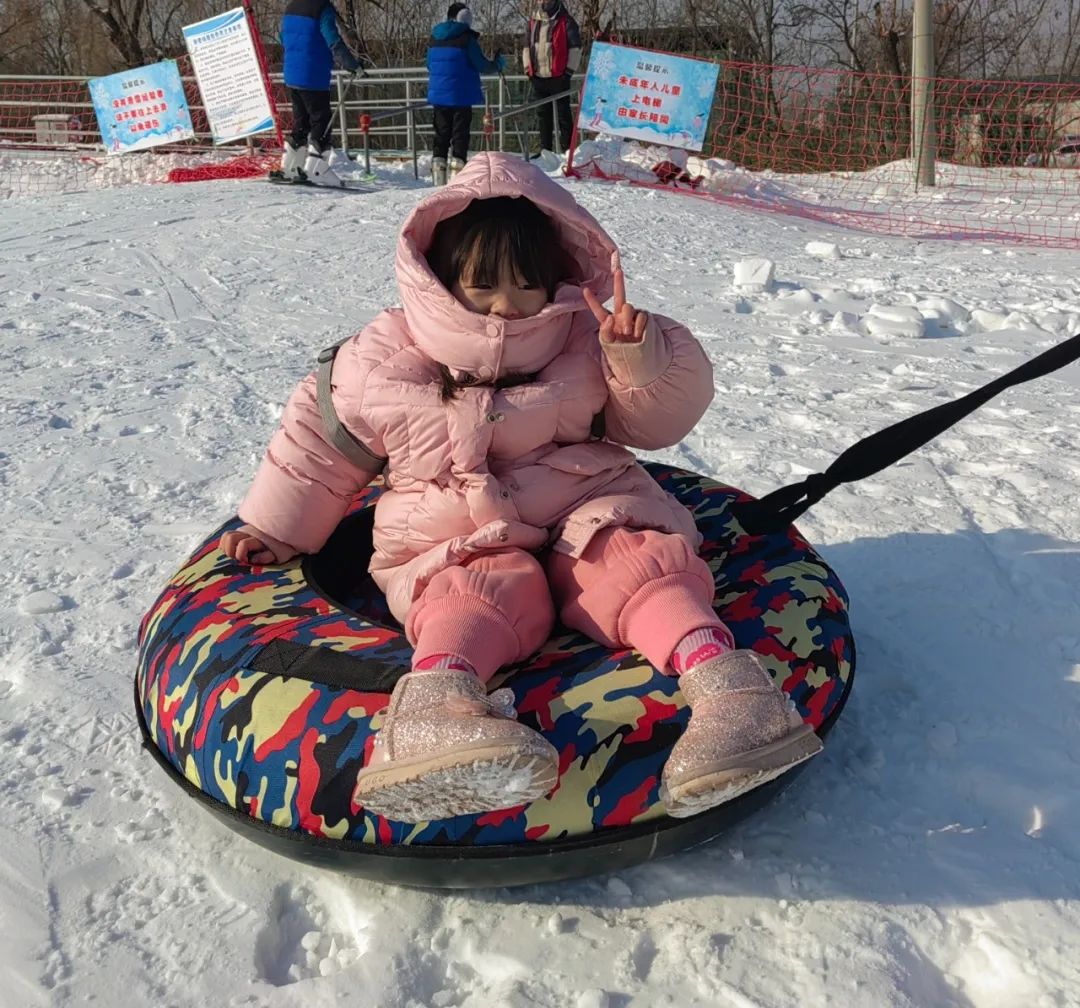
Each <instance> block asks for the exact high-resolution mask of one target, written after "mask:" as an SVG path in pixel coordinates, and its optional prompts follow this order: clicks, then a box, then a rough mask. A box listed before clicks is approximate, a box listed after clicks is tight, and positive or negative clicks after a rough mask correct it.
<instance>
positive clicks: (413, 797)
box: [354, 746, 559, 823]
mask: <svg viewBox="0 0 1080 1008" xmlns="http://www.w3.org/2000/svg"><path fill="white" fill-rule="evenodd" d="M558 778H559V762H558V754H557V753H556V752H555V750H554V749H553V748H550V749H549V751H547V752H545V751H543V750H539V749H536V748H532V749H522V748H521V747H514V748H508V747H506V746H486V747H482V748H476V749H469V750H459V751H457V752H453V753H443V754H441V755H439V756H433V757H427V758H425V759H417V760H410V761H407V762H405V761H402V762H394V763H393V764H387V765H386V766H384V767H372V768H370V769H366V770H361V771H360V773H359V775H358V776H357V784H356V791H355V792H354V793H355V797H356V801H357V802H358V803H359V804H361V805H363V807H364V808H365V809H367V811H369V812H374V813H376V814H377V815H381V816H384V817H385V818H387V819H393V820H396V821H398V822H412V823H417V822H430V821H432V820H434V819H449V818H451V817H453V816H459V815H476V814H479V813H482V812H495V811H498V810H501V809H507V808H513V807H514V806H515V805H523V804H525V803H527V802H531V801H535V800H536V799H537V798H542V797H543V796H544V795H545V794H547V793H548V792H549V791H550V790H551V789H552V788H553V787H554V786H555V784H556V782H557V781H558Z"/></svg>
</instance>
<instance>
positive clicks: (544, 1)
mask: <svg viewBox="0 0 1080 1008" xmlns="http://www.w3.org/2000/svg"><path fill="white" fill-rule="evenodd" d="M521 62H522V64H523V65H524V67H525V73H527V74H528V75H529V80H530V81H531V82H532V96H533V100H534V101H535V100H537V99H540V98H548V97H550V96H551V95H557V94H560V93H562V92H564V91H569V89H570V78H571V76H572V75H573V74H574V73H576V72H577V68H578V65H579V64H580V63H581V29H580V28H578V23H577V22H576V21H575V20H574V19H573V18H572V17H571V16H570V13H569V11H567V9H566V8H565V7H564V6H563V3H562V0H540V4H539V6H538V7H537V9H536V12H535V13H534V14H533V16H532V17H531V18H529V28H528V33H527V34H526V36H525V46H524V48H523V49H522V53H521ZM555 104H556V107H557V112H558V118H559V144H560V148H561V150H563V151H566V150H567V149H568V148H569V147H570V134H571V132H572V131H573V128H574V120H573V117H572V116H571V114H570V95H569V94H567V95H564V96H563V97H562V98H560V99H559V100H558V101H557V102H556V103H555ZM538 115H539V118H540V147H541V149H542V150H554V149H555V148H554V146H553V139H554V132H555V129H554V125H555V124H554V122H553V119H554V116H553V115H552V107H551V103H550V102H545V103H544V104H543V105H541V106H540V107H539V109H538Z"/></svg>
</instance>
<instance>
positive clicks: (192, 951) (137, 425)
mask: <svg viewBox="0 0 1080 1008" xmlns="http://www.w3.org/2000/svg"><path fill="white" fill-rule="evenodd" d="M574 192H575V193H576V194H577V196H578V198H579V199H580V200H582V202H583V203H585V205H587V206H588V207H589V208H590V209H591V210H592V211H593V212H594V213H595V214H596V215H597V216H598V217H599V218H600V219H601V220H602V221H603V222H605V223H606V224H607V226H608V227H609V229H610V230H611V232H612V233H613V235H614V236H615V237H616V239H617V240H618V241H620V242H621V243H622V246H623V248H624V256H623V262H624V265H625V267H626V270H627V275H628V283H629V290H630V296H631V298H632V299H633V300H634V301H635V302H636V303H639V304H641V305H642V306H644V307H649V308H655V309H657V310H661V311H663V312H665V313H667V314H670V315H673V316H675V317H678V318H681V319H684V320H686V321H687V322H688V323H690V325H691V326H692V328H693V329H694V330H695V331H696V332H697V333H698V335H699V336H700V337H701V339H702V341H703V342H704V344H705V346H706V347H707V349H708V351H709V354H710V355H711V357H712V360H713V362H714V365H715V375H716V400H715V403H714V405H713V407H712V409H711V410H710V412H709V413H708V415H707V417H706V418H705V420H704V421H703V422H702V423H701V425H700V426H699V428H698V429H697V431H695V433H694V434H693V435H692V436H690V437H689V438H687V439H686V441H685V442H684V443H683V444H681V445H679V446H678V447H677V448H674V449H672V450H670V451H667V452H662V453H659V456H658V457H660V458H663V459H665V460H667V461H671V462H674V463H677V464H681V465H684V466H688V467H692V468H696V469H699V470H701V471H703V472H706V473H709V474H710V475H714V476H717V477H720V478H722V479H724V480H726V481H729V482H732V483H735V484H738V485H741V486H743V487H745V488H746V489H748V490H750V491H751V492H755V493H763V492H766V491H768V490H771V489H773V488H774V487H776V486H778V485H780V484H781V483H784V482H789V481H792V480H795V479H799V478H801V477H802V476H803V475H805V474H807V473H809V472H811V471H817V470H820V469H822V468H823V467H825V466H826V465H827V464H828V463H829V462H830V461H831V460H832V459H833V458H834V457H835V456H836V455H837V454H838V453H839V452H840V451H841V450H843V449H844V448H845V447H847V446H848V445H849V444H850V443H852V442H854V441H855V440H857V439H858V438H860V437H862V436H864V435H865V434H868V433H870V432H872V431H874V430H876V429H878V428H880V427H883V426H885V425H887V424H889V423H891V422H893V421H895V420H897V419H899V418H901V417H905V416H908V415H910V414H912V413H915V412H918V411H920V410H923V409H926V408H928V407H930V406H933V405H935V404H937V403H940V402H942V401H943V400H946V399H950V398H953V397H955V396H957V395H960V394H962V393H963V392H965V391H968V390H970V389H972V388H974V387H976V386H978V385H980V384H983V383H985V382H986V381H988V380H990V379H991V378H993V377H994V376H996V375H998V374H1000V373H1002V372H1003V371H1005V370H1008V369H1010V368H1012V367H1014V366H1015V365H1017V364H1018V363H1019V362H1021V361H1022V360H1024V359H1026V358H1028V357H1030V356H1033V355H1034V354H1036V353H1037V352H1039V351H1040V350H1042V349H1045V348H1046V347H1047V346H1049V345H1051V344H1052V343H1054V342H1056V341H1058V340H1060V339H1063V338H1065V337H1067V336H1069V335H1072V334H1073V333H1075V332H1078V331H1080V286H1078V280H1077V277H1078V275H1080V271H1078V269H1077V266H1078V261H1077V253H1076V252H1075V251H1047V250H1038V249H1031V248H1010V247H1008V246H1006V245H1002V244H994V245H988V244H987V245H984V244H979V243H977V242H965V243H946V242H939V241H924V242H919V241H914V240H909V239H887V238H881V237H871V236H868V235H865V234H858V233H855V232H845V231H842V230H838V229H830V228H827V227H825V226H824V225H819V224H814V223H808V222H805V221H799V220H797V219H793V218H785V217H781V216H778V215H775V214H755V213H752V212H750V211H746V210H742V209H739V208H736V207H731V206H724V205H720V204H715V203H709V202H706V201H702V200H694V199H686V198H684V197H682V196H680V195H677V194H672V193H663V192H658V191H649V190H642V189H633V188H630V187H626V186H606V185H600V184H575V185H574ZM421 193H422V190H419V189H417V188H415V187H395V188H388V189H387V190H385V191H382V192H378V193H375V194H371V195H357V194H355V193H332V192H314V191H310V190H301V191H295V190H284V189H282V188H281V187H272V186H269V185H265V184H262V183H260V182H214V183H205V184H192V185H185V186H135V187H126V188H108V189H103V190H101V191H95V192H84V193H80V194H65V195H55V196H50V197H44V198H39V199H35V200H16V201H10V202H7V203H6V204H5V205H4V207H3V216H2V221H0V348H2V351H0V352H2V357H0V367H2V369H3V379H2V381H0V411H2V414H3V423H2V426H0V504H2V507H3V511H4V518H3V529H4V531H3V535H2V536H0V563H2V565H3V569H4V570H6V571H7V575H6V582H7V588H6V590H5V593H4V595H5V598H6V599H7V604H6V605H5V606H3V608H2V610H0V796H2V803H0V807H2V809H3V816H2V818H0V934H2V935H3V941H2V942H0V1005H2V1006H4V1008H34V1006H39V1005H57V1006H67V1005H76V1004H79V1005H81V1004H91V1003H92V1004H97V1005H107V1006H110V1008H112V1006H139V1008H141V1006H145V1005H155V1006H166V1005H168V1006H177V1008H187V1006H200V1008H201V1006H206V1005H221V1006H226V1005H227V1006H237V1008H239V1006H268V1008H283V1006H294V1005H297V1006H299V1005H303V1006H321V1005H331V1004H350V1005H351V1004H363V1005H371V1006H378V1008H427V1006H438V1008H490V1006H496V1008H532V1006H540V1008H548V1006H552V1008H555V1006H558V1008H603V1006H606V1008H645V1006H660V1005H672V1006H678V1008H684V1006H694V1005H700V1006H710V1008H711V1006H723V1008H729V1006H730V1008H788V1006H791V1008H794V1006H806V1005H810V1006H826V1005H828V1006H841V1008H848V1006H852V1008H947V1006H952V1008H1068V1006H1076V1005H1080V789H1078V788H1077V783H1076V782H1077V778H1078V774H1080V545H1078V541H1080V506H1078V501H1080V366H1077V365H1074V366H1071V367H1070V368H1068V369H1066V370H1063V371H1061V372H1059V373H1058V374H1057V375H1054V376H1052V377H1050V378H1046V379H1042V380H1040V381H1038V382H1036V383H1033V384H1031V385H1028V386H1023V387H1021V388H1019V389H1016V390H1013V391H1011V392H1009V393H1007V394H1005V395H1003V396H1002V397H1000V398H999V399H998V400H995V401H994V402H993V403H991V404H990V405H989V406H987V407H985V408H983V409H982V410H981V411H979V412H978V413H977V414H975V416H973V417H971V418H969V419H968V420H966V421H964V422H963V423H962V424H960V425H959V426H957V427H956V428H954V429H953V430H951V431H950V432H948V433H947V434H946V435H944V436H942V437H940V438H939V439H938V440H937V441H935V442H934V443H933V444H931V445H930V446H928V447H927V448H925V449H923V450H921V451H919V452H918V453H916V454H915V455H912V456H911V457H909V458H908V459H906V460H904V461H903V462H902V463H901V464H898V465H897V466H895V467H893V468H892V469H890V470H889V471H887V472H885V473H883V474H881V475H879V476H877V477H874V478H872V479H870V480H867V481H865V482H863V483H860V484H856V485H854V486H852V487H846V488H841V489H840V490H837V491H836V492H835V493H834V494H833V495H831V496H830V497H829V498H827V499H826V500H825V501H823V502H822V503H820V504H819V505H818V506H817V507H815V508H814V509H813V511H811V512H810V513H809V514H808V515H807V516H806V518H805V519H804V520H803V521H802V522H801V523H800V525H801V528H802V530H803V531H804V533H805V534H806V535H807V536H808V537H809V538H810V539H811V540H812V541H814V542H815V543H817V544H820V546H821V548H822V551H823V553H824V555H825V556H826V558H827V559H828V560H829V561H830V562H831V563H832V564H833V566H834V567H835V568H836V570H837V571H838V573H839V574H840V576H841V578H842V579H843V580H844V581H845V583H846V585H847V588H848V590H849V591H850V594H851V598H852V611H853V620H854V628H855V632H856V636H857V643H858V647H859V665H858V674H857V677H856V684H855V689H854V692H853V694H852V697H851V700H850V702H849V704H848V707H847V709H846V711H845V714H844V717H843V718H842V720H841V722H840V724H839V725H838V726H837V728H836V730H835V731H834V732H833V734H832V735H831V736H830V737H829V740H828V744H827V746H826V751H825V754H824V755H823V756H822V757H820V758H819V759H818V760H817V765H815V766H812V767H811V768H809V769H808V771H807V772H806V773H805V774H804V775H803V776H802V778H801V779H800V781H799V784H798V786H797V787H796V788H794V789H791V790H789V792H788V793H787V794H786V795H784V796H783V797H782V798H781V799H780V800H779V801H777V802H775V803H773V804H772V805H771V806H769V807H768V808H767V809H765V810H763V811H762V812H761V813H759V814H758V815H756V816H755V817H753V818H752V819H750V820H748V821H746V822H745V823H744V824H742V825H741V826H739V827H738V828H736V829H734V830H732V831H731V832H730V833H728V834H726V835H725V836H724V837H722V838H721V839H720V840H718V841H717V842H714V843H713V844H711V845H709V846H707V847H705V848H702V849H698V850H694V851H690V852H687V853H684V854H681V855H678V856H675V857H672V858H670V859H668V860H665V861H662V862H658V863H654V864H648V865H644V866H641V867H639V868H636V869H634V870H630V871H624V872H621V873H619V874H618V875H615V876H608V877H599V878H595V879H590V880H584V881H579V882H572V883H565V884H560V885H547V886H534V887H528V888H524V889H493V890H489V891H482V892H472V893H469V892H465V893H462V892H453V893H448V892H431V891H422V890H410V889H400V888H392V887H389V886H382V885H376V884H372V883H369V882H362V881H357V880H354V879H348V878H341V877H338V876H335V875H334V874H332V873H329V872H326V871H323V870H318V869H314V868H310V867H306V866H304V865H302V864H297V863H294V862H290V861H287V860H284V859H282V858H279V857H277V856H275V855H272V854H270V853H267V852H265V851H264V850H263V849H262V848H260V847H258V846H256V845H254V844H252V843H249V842H247V841H246V840H244V839H243V838H241V837H238V836H236V835H235V834H233V833H231V832H228V831H226V830H225V828H224V827H223V826H221V825H219V824H218V823H217V822H216V821H214V820H213V819H211V818H210V817H208V816H207V815H206V814H205V813H203V812H202V811H201V810H199V809H198V808H197V807H196V806H195V804H194V803H193V802H192V801H191V800H190V799H188V798H187V797H185V796H184V795H183V794H182V793H180V791H179V790H178V789H177V788H176V787H174V786H173V785H172V784H171V783H170V782H169V781H168V780H167V779H166V778H165V777H164V775H163V774H162V773H161V772H160V771H159V770H158V769H157V767H156V766H155V765H154V763H153V761H152V760H151V759H150V757H149V756H147V755H146V754H145V753H142V752H141V751H140V748H139V739H138V731H137V728H136V725H135V721H134V718H133V712H132V697H131V680H132V674H133V670H134V665H135V641H136V628H137V624H138V621H139V618H140V616H141V615H142V613H143V611H144V610H145V609H146V607H147V606H148V605H149V604H150V603H151V601H152V600H153V599H154V597H155V595H156V593H157V591H158V590H159V588H160V586H161V585H162V584H163V582H164V581H165V579H166V578H167V577H168V575H169V574H171V573H172V571H173V570H174V569H175V567H176V566H177V565H178V563H179V562H180V561H181V560H182V559H183V558H184V557H185V556H186V555H187V553H188V552H189V551H190V550H191V548H192V547H193V546H194V545H195V544H196V542H197V541H198V540H199V539H200V538H201V537H202V535H203V534H204V533H205V532H206V531H207V530H208V529H209V528H210V527H212V526H213V525H215V524H216V523H217V522H218V521H220V520H221V519H222V518H223V517H224V516H226V515H227V514H229V513H230V512H231V509H232V508H233V507H234V506H235V504H236V502H237V501H238V499H239V497H240V495H241V494H242V492H243V491H244V489H245V487H246V485H247V483H248V480H249V479H250V477H251V475H252V474H253V471H254V468H255V465H256V463H257V461H258V458H259V457H260V455H261V452H262V449H263V446H264V445H265V442H266V441H267V439H268V437H269V436H270V433H271V431H272V429H273V426H274V424H275V420H276V418H277V416H278V413H279V411H280V407H281V404H282V402H283V400H284V398H285V396H286V395H287V393H288V391H289V390H290V389H291V387H292V385H293V384H294V382H295V381H296V379H297V378H298V377H299V376H300V375H301V374H303V373H305V371H306V369H307V368H309V366H310V365H311V363H312V360H313V357H314V354H315V352H316V351H317V350H318V349H319V348H321V347H323V346H325V345H327V344H329V343H331V342H333V341H335V340H337V339H339V338H341V337H343V336H346V335H348V334H349V333H351V332H352V331H354V330H355V329H356V328H358V327H359V326H360V325H361V324H363V323H364V322H365V321H366V320H367V319H369V318H371V317H372V316H373V315H374V314H375V313H376V312H377V311H378V310H379V309H380V308H381V307H383V306H384V305H387V304H390V303H394V302H395V301H396V294H395V286H394V278H393V274H392V261H393V254H392V253H393V247H394V241H395V236H396V230H397V228H398V226H399V224H400V222H401V220H402V218H403V217H404V215H405V214H406V212H407V211H408V210H409V209H410V208H411V207H412V206H413V205H414V204H415V203H416V201H417V199H418V198H419V196H420V195H421ZM887 196H888V193H885V194H884V195H883V198H885V197H887ZM1014 209H1015V208H1014ZM1033 212H1037V208H1036V209H1035V210H1033ZM754 257H762V258H767V259H770V260H772V261H773V262H774V263H775V274H774V277H773V279H772V282H771V283H769V284H767V285H763V286H762V285H758V286H754V285H752V284H750V285H747V286H745V287H737V286H736V285H735V267H736V265H737V264H738V263H739V262H741V261H742V260H745V259H749V258H754ZM748 273H749V275H750V279H753V278H754V277H755V276H756V277H759V278H760V277H761V276H763V275H765V274H767V273H768V270H767V268H766V269H765V270H764V271H763V272H757V273H755V272H754V271H753V270H750V271H748ZM493 881H496V882H497V881H498V880H497V879H494V880H493Z"/></svg>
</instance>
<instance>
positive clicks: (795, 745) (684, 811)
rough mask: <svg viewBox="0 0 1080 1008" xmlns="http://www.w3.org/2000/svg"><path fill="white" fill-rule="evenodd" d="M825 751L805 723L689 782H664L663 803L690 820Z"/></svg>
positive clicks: (672, 813)
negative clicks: (782, 736) (781, 736)
mask: <svg viewBox="0 0 1080 1008" xmlns="http://www.w3.org/2000/svg"><path fill="white" fill-rule="evenodd" d="M822 748H823V747H822V745H821V739H819V738H818V737H817V735H815V734H814V729H813V728H812V727H811V726H810V725H806V724H804V725H802V726H801V727H800V728H797V729H796V730H795V731H793V732H792V733H791V734H790V735H785V736H784V738H782V739H779V740H778V741H776V742H770V743H769V744H768V745H764V746H759V747H758V748H757V749H751V750H750V751H749V752H745V753H740V754H739V755H738V756H734V757H732V758H731V759H730V760H727V761H725V762H722V763H710V764H708V765H707V766H705V767H704V768H703V769H702V770H701V771H700V772H698V773H696V774H695V775H694V776H693V777H690V778H688V779H686V780H682V781H678V782H676V783H671V782H667V781H665V782H664V783H663V784H662V785H661V787H660V800H661V801H662V802H663V803H664V806H665V808H666V810H667V814H668V815H669V816H672V817H674V818H676V819H687V818H689V817H690V816H695V815H697V814H698V813H699V812H705V811H707V810H708V809H711V808H715V807H716V806H717V805H723V804H724V803H725V802H729V801H731V800H732V799H733V798H738V797H739V795H741V794H745V793H746V792H747V791H752V790H753V789H754V788H756V787H760V786H761V785H762V784H765V783H767V782H768V781H771V780H773V779H774V778H776V777H779V776H780V775H781V774H783V773H786V772H787V771H788V770H790V769H791V768H792V767H794V766H798V764H800V763H803V762H805V761H806V760H808V759H810V757H811V756H816V755H817V754H818V753H819V752H821V750H822Z"/></svg>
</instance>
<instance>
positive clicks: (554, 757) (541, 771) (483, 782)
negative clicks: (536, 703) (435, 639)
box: [355, 669, 559, 822]
mask: <svg viewBox="0 0 1080 1008" xmlns="http://www.w3.org/2000/svg"><path fill="white" fill-rule="evenodd" d="M516 717H517V713H516V711H515V710H514V707H513V694H512V693H511V692H510V690H508V689H501V690H496V691H495V692H494V693H492V694H491V695H490V696H489V695H488V694H487V691H486V690H485V688H484V684H483V683H481V682H480V680H479V679H478V678H477V677H476V676H475V675H473V674H472V673H471V672H462V671H458V670H441V669H440V670H432V671H424V672H410V673H408V674H407V675H404V676H402V677H401V679H399V680H398V683H397V685H396V686H395V687H394V692H393V694H392V695H391V697H390V706H389V707H388V708H387V709H386V712H385V713H384V714H383V725H382V728H380V729H379V734H378V735H377V736H376V739H375V746H374V749H373V752H372V756H371V760H370V761H369V763H368V765H367V766H366V767H364V769H363V770H361V771H360V773H359V775H358V777H357V784H356V792H355V794H356V800H357V802H358V803H359V804H361V805H363V806H364V807H365V808H366V809H368V810H369V811H371V812H376V813H378V814H379V815H382V816H385V817H386V818H387V819H395V820H398V821H400V822H428V821H430V820H432V819H447V818H449V817H450V816H458V815H473V814H476V813H479V812H493V811H495V810H497V809H505V808H512V807H513V806H515V805H521V804H524V803H525V802H530V801H535V800H536V799H537V798H540V797H542V796H543V795H545V794H547V793H548V792H549V791H550V790H551V789H552V788H553V787H554V786H555V782H556V780H557V779H558V773H559V754H558V752H557V751H556V749H555V747H554V746H553V745H551V743H549V742H548V741H547V740H546V739H545V738H543V736H541V735H540V734H538V733H537V732H535V731H533V730H532V729H531V728H527V727H526V726H525V725H523V724H518V722H517V721H516V720H515V718H516Z"/></svg>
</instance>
